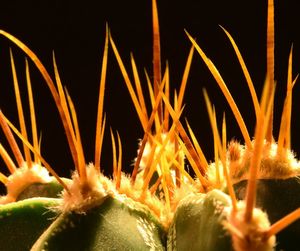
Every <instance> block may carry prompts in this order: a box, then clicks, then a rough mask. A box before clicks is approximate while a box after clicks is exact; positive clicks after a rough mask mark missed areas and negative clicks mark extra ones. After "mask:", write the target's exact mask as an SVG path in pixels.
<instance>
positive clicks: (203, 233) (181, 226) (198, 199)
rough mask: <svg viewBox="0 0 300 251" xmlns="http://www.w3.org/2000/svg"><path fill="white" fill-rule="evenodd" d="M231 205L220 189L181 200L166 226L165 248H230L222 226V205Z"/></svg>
mask: <svg viewBox="0 0 300 251" xmlns="http://www.w3.org/2000/svg"><path fill="white" fill-rule="evenodd" d="M230 204H231V202H230V197H229V196H228V195H227V194H225V193H222V192H221V191H219V190H212V191H210V192H208V193H207V194H193V195H190V196H188V197H187V198H185V199H183V200H182V201H181V203H180V205H179V206H178V208H177V210H176V213H175V215H174V220H173V222H172V224H171V227H170V228H169V232H168V245H167V250H170V251H171V250H190V251H192V250H195V251H196V250H197V251H215V250H222V251H227V250H232V245H231V239H230V235H229V234H228V233H227V231H226V230H225V229H224V226H223V225H222V221H223V220H225V217H226V216H225V215H224V212H223V211H224V208H225V207H228V206H230Z"/></svg>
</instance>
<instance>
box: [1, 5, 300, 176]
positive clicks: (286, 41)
mask: <svg viewBox="0 0 300 251" xmlns="http://www.w3.org/2000/svg"><path fill="white" fill-rule="evenodd" d="M266 2H267V1H261V0H260V1H258V0H257V1H221V0H219V1H196V0H185V1H171V0H160V1H158V8H159V15H160V26H161V40H162V41H161V43H162V61H163V66H165V62H166V61H167V60H168V63H169V66H170V72H171V73H170V75H171V85H172V88H177V89H178V87H179V84H180V81H181V76H182V72H183V69H184V66H185V60H186V58H187V55H188V51H189V49H190V46H191V43H190V41H189V40H188V38H187V36H186V35H185V32H184V29H186V30H187V31H188V32H189V33H190V34H192V36H193V37H196V39H197V41H198V43H199V44H200V46H201V47H202V48H203V49H204V51H205V52H206V53H207V55H208V56H209V57H210V58H211V59H212V61H213V62H215V64H216V66H217V67H218V69H219V71H220V73H221V74H222V76H223V77H224V79H225V81H226V83H227V85H228V88H229V89H230V90H231V92H232V95H233V97H234V98H235V100H236V102H237V104H238V105H239V108H240V110H241V113H242V115H243V116H244V119H245V121H246V124H247V126H248V129H249V132H250V134H251V135H253V133H254V125H255V116H254V109H253V106H252V101H251V99H250V94H249V91H248V89H247V85H246V82H245V80H244V78H243V75H242V73H241V70H240V67H239V65H238V62H237V60H236V57H235V54H234V51H233V49H232V48H231V45H230V43H229V41H228V39H227V38H226V36H225V34H224V33H223V31H222V30H221V28H220V27H219V26H218V25H219V24H220V25H222V26H224V27H225V28H226V29H227V30H228V31H229V32H230V33H231V35H232V36H233V37H234V38H235V40H236V43H237V44H238V45H239V48H240V50H241V52H242V54H243V56H244V59H245V61H246V63H247V66H248V69H249V71H250V73H251V76H252V78H253V81H254V83H255V87H256V89H257V92H258V94H259V96H260V92H261V88H262V85H263V82H264V78H265V70H266V67H265V66H266V60H265V56H266V53H265V41H266V39H265V35H266V7H267V3H266ZM275 2H276V3H275V8H276V11H275V12H276V13H275V18H276V24H275V25H276V69H275V71H276V80H277V93H276V102H275V118H274V119H275V122H274V123H275V129H274V135H275V138H277V136H276V135H277V134H278V125H279V123H280V115H281V110H282V105H283V97H284V94H285V88H286V73H287V60H288V54H289V50H290V47H291V44H292V43H293V44H294V67H293V69H294V71H293V72H294V74H293V76H294V77H295V76H296V74H297V73H299V72H300V67H299V65H300V62H299V60H300V58H299V55H300V53H299V52H300V43H299V41H300V31H299V23H300V22H299V21H300V20H299V13H300V4H299V1H298V0H285V1H283V0H281V1H280V0H277V1H275ZM106 22H108V25H109V27H110V29H111V32H112V36H113V38H114V40H115V42H116V44H117V47H118V48H119V51H120V53H121V55H122V58H123V60H124V61H125V63H126V65H127V68H128V70H130V52H132V53H133V54H134V56H135V59H136V63H137V65H138V69H139V73H140V76H141V79H142V81H143V84H144V85H145V84H146V81H145V75H144V68H145V69H146V70H147V71H148V73H150V76H151V75H152V41H151V40H152V34H151V32H152V27H151V1H150V0H147V1H141V0H135V1H133V0H127V1H117V0H110V1H91V0H86V1H78V0H75V1H74V0H73V1H70V0H68V1H61V0H52V1H49V0H44V1H38V0H28V1H20V0H19V1H17V0H10V1H2V2H1V4H0V28H1V29H4V30H6V31H8V32H10V33H11V34H13V35H15V36H16V37H18V38H20V39H21V40H22V41H23V42H24V43H26V44H27V45H28V46H29V47H30V48H31V49H32V50H33V51H34V52H36V54H37V55H38V56H39V57H40V59H41V60H42V62H43V63H44V64H45V66H46V67H47V69H48V70H49V72H50V73H51V74H52V76H53V67H52V58H51V57H52V51H53V50H54V51H55V54H56V59H57V62H58V67H59V70H60V73H61V78H62V81H63V84H64V85H65V86H67V88H68V90H69V92H70V94H71V96H72V98H73V101H74V103H75V106H76V110H77V115H78V119H79V125H80V129H81V136H82V141H83V145H84V149H85V155H86V161H87V162H90V161H93V159H94V138H95V122H96V112H97V110H96V107H97V98H98V83H99V75H100V69H101V60H102V51H103V44H104V37H105V24H106ZM9 47H11V48H12V49H13V52H14V55H15V60H16V61H17V70H18V72H19V81H20V85H21V89H22V90H23V93H24V98H23V102H24V107H26V108H25V111H26V112H27V113H26V114H27V117H28V116H29V115H28V109H27V107H28V106H27V104H25V102H27V100H26V98H27V96H26V88H25V87H26V85H25V79H24V54H23V53H22V52H21V51H20V50H19V49H18V48H16V47H15V46H14V45H13V44H11V43H10V42H8V41H7V39H5V38H3V37H1V38H0V107H1V109H2V110H3V112H4V113H5V114H6V115H7V116H8V117H9V118H10V119H11V120H12V121H13V122H14V123H15V124H18V122H17V111H16V106H15V101H14V100H15V99H14V92H13V85H12V77H11V70H10V64H9ZM30 68H31V75H32V82H33V91H34V96H35V102H36V110H37V123H38V129H39V131H40V132H42V155H43V156H44V157H45V159H46V160H47V161H48V162H49V163H50V164H51V165H52V166H53V168H54V169H55V170H56V171H57V172H58V173H59V174H60V175H69V173H70V170H72V169H73V164H72V161H71V155H70V152H69V150H68V146H67V142H66V138H65V135H64V132H63V128H62V126H61V123H60V120H59V116H58V112H57V111H56V107H55V106H54V102H53V99H52V97H51V95H50V92H49V90H48V87H47V86H46V84H45V83H44V81H43V80H42V78H41V76H40V74H39V73H38V72H37V70H36V69H35V67H34V66H33V64H32V63H31V64H30ZM298 82H299V81H298ZM145 87H146V86H145ZM204 87H205V88H207V90H208V92H209V95H210V97H211V99H212V100H213V102H214V104H215V105H216V108H217V112H218V121H219V123H221V119H222V113H223V111H226V115H227V126H228V137H229V138H235V139H237V140H242V137H241V134H240V131H239V129H238V126H237V124H236V121H235V119H234V118H233V116H232V113H231V111H230V110H229V108H228V105H227V104H226V101H225V98H224V97H223V96H222V94H221V91H220V90H219V89H218V87H217V84H216V83H215V82H214V80H213V78H212V77H211V75H210V73H209V71H208V70H207V68H206V66H205V65H204V64H203V62H202V60H201V59H200V57H199V56H198V54H195V56H194V59H193V64H192V69H191V74H190V78H189V83H188V87H187V91H186V96H185V100H184V103H185V104H186V107H185V111H184V113H183V118H184V117H186V118H187V119H188V120H189V122H190V124H191V126H192V128H193V129H194V131H195V133H196V135H197V138H198V140H199V142H200V144H201V146H202V147H203V150H204V153H205V154H206V156H207V158H208V159H209V160H212V157H213V144H212V133H211V130H210V125H209V122H208V116H207V112H206V108H205V104H204V101H203V95H202V88H204ZM299 91H300V87H299V83H298V84H297V85H296V86H295V88H294V102H293V116H292V119H293V120H292V123H293V124H292V146H293V149H294V150H295V151H296V152H297V151H298V152H300V141H299V132H298V131H299V128H300V119H299V118H298V115H297V114H299V110H300V109H299V105H298V104H299V103H298V99H299ZM148 101H149V100H148ZM105 111H106V114H107V129H106V137H105V142H104V150H103V155H102V162H103V167H102V168H103V169H105V172H106V173H110V170H111V159H112V157H111V142H110V135H109V127H112V129H113V130H117V131H118V132H119V133H120V136H121V138H122V143H123V154H124V161H123V165H124V169H126V170H130V165H131V163H132V160H133V159H134V157H135V155H136V149H137V143H138V139H139V138H141V137H142V136H143V132H142V127H141V125H140V123H139V121H138V118H137V115H136V112H135V110H134V108H133V104H132V102H131V100H130V97H129V94H128V91H127V89H126V86H125V83H124V82H123V79H122V76H121V73H120V70H119V67H118V66H117V64H116V61H115V58H114V56H113V53H112V51H111V50H110V51H109V66H108V78H107V88H106V96H105ZM0 136H1V142H2V143H3V144H6V143H5V139H4V138H3V135H2V134H1V135H0ZM1 172H4V173H7V170H6V168H5V167H1Z"/></svg>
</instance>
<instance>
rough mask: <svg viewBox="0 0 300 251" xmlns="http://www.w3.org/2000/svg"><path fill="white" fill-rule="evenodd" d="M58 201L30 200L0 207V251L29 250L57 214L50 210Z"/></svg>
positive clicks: (47, 199)
mask: <svg viewBox="0 0 300 251" xmlns="http://www.w3.org/2000/svg"><path fill="white" fill-rule="evenodd" d="M60 202H61V200H60V199H49V198H32V199H25V200H22V201H18V202H13V203H9V204H6V205H0V219H1V220H0V249H1V250H3V251H4V250H5V251H26V250H30V248H31V246H32V245H33V243H34V242H35V241H36V239H37V238H38V237H39V236H40V235H41V234H42V233H43V232H44V231H45V229H47V227H48V226H49V225H50V224H51V223H52V221H53V220H54V219H55V217H56V216H57V214H56V213H55V211H53V210H51V209H50V208H53V207H56V206H58V204H59V203H60Z"/></svg>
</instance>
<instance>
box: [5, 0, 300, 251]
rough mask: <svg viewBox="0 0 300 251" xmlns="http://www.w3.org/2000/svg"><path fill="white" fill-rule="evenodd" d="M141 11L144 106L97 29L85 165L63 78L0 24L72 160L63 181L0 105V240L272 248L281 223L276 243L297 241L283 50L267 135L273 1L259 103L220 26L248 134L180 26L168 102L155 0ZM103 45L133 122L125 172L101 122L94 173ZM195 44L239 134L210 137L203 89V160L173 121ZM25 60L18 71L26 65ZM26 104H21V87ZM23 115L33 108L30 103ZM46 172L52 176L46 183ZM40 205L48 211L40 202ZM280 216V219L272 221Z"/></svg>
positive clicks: (47, 244)
mask: <svg viewBox="0 0 300 251" xmlns="http://www.w3.org/2000/svg"><path fill="white" fill-rule="evenodd" d="M152 11H153V48H154V50H153V83H152V84H153V85H152V86H151V80H150V78H149V77H148V74H146V77H147V84H148V89H149V94H150V95H149V96H150V99H151V100H150V101H151V105H152V111H151V115H150V114H149V111H148V108H147V106H146V104H145V99H144V96H143V95H144V94H143V91H142V90H143V88H142V86H141V83H140V82H141V81H140V79H139V77H138V71H137V68H136V65H135V62H134V59H133V57H132V61H131V63H132V71H133V75H134V84H133V82H131V80H130V77H129V75H130V74H128V73H127V70H126V68H125V66H124V64H123V62H122V59H121V57H120V55H119V52H118V50H117V47H116V45H115V43H114V41H113V39H112V37H111V35H110V32H109V31H108V29H107V32H106V37H105V46H104V53H103V61H102V69H101V79H100V88H99V102H98V114H97V124H96V136H95V162H94V163H91V164H87V162H86V161H85V155H84V150H83V146H82V142H84V141H82V140H81V136H80V130H79V125H78V120H77V115H76V111H75V107H74V104H73V102H72V99H71V97H70V96H69V94H68V92H67V91H66V90H64V88H63V85H62V83H61V80H60V76H59V73H58V69H57V66H56V62H55V59H54V74H55V79H52V78H51V75H50V74H49V73H48V72H47V70H46V68H45V67H44V65H43V64H42V62H41V61H40V60H39V58H38V57H37V56H36V55H35V54H34V53H33V52H32V51H31V50H30V49H29V48H28V47H27V46H26V45H25V44H23V43H22V42H21V41H20V40H18V39H17V38H15V37H13V36H12V35H10V34H9V33H7V32H5V31H3V30H0V34H1V35H3V36H5V37H7V38H8V39H10V40H11V41H12V42H14V43H15V44H16V45H17V46H18V47H19V48H21V49H22V50H23V51H24V52H25V53H26V54H27V55H28V56H29V58H30V59H31V60H32V61H33V63H34V64H35V66H36V67H37V68H38V70H39V71H40V73H41V74H42V76H43V78H44V80H45V81H46V83H47V85H48V87H49V89H50V91H51V94H52V96H53V98H54V101H55V104H56V106H57V108H58V112H59V115H60V118H61V120H62V124H63V127H64V130H65V133H66V137H67V141H68V144H69V147H70V152H71V156H72V159H73V162H74V166H75V171H74V172H73V175H72V179H71V180H68V179H62V178H60V177H59V176H58V175H57V174H56V172H55V171H54V169H52V168H51V167H50V165H49V164H48V163H47V162H46V161H45V160H44V159H43V158H42V156H41V155H40V146H39V144H38V141H37V139H38V137H37V133H33V135H35V138H36V140H34V142H33V145H31V144H30V143H29V141H28V138H27V136H26V134H27V133H26V128H25V120H24V118H23V115H22V116H20V119H19V120H20V124H23V126H22V128H21V132H19V130H18V129H17V128H15V127H14V125H12V123H10V122H9V120H8V119H7V118H6V117H5V116H4V114H3V113H2V111H0V125H1V127H2V129H3V131H4V133H5V136H6V138H7V139H8V140H10V145H11V148H12V150H13V152H14V155H15V156H14V157H15V158H16V159H18V166H19V167H18V168H17V167H16V166H15V165H14V163H13V161H12V159H11V158H10V157H9V156H8V153H7V152H6V150H5V149H3V148H2V147H0V154H1V156H2V157H3V159H4V160H5V162H6V165H7V167H8V168H9V170H10V173H11V174H10V176H8V177H6V176H5V175H4V174H3V173H1V172H0V181H1V182H3V183H4V185H5V186H6V188H7V195H6V196H2V197H0V203H1V204H4V205H0V249H1V250H5V251H7V250H8V251H9V250H13V251H19V250H20V251H26V250H32V251H46V250H48V251H64V250H74V251H76V250H78V251H82V250H86V251H96V250H145V251H146V250H166V249H167V250H178V251H185V250H197V251H198V250H199V251H202V250H203V251H230V250H235V251H254V250H255V251H273V250H274V249H275V245H276V240H275V239H276V238H275V237H276V235H278V233H279V232H280V231H281V232H282V234H280V235H278V236H279V240H278V243H279V245H278V247H280V248H283V249H286V251H290V250H291V248H290V247H292V246H293V245H296V244H297V241H298V237H299V236H300V229H299V221H298V222H297V224H296V225H291V226H290V227H287V226H288V225H290V224H291V223H292V222H294V221H296V220H297V219H299V218H300V208H299V206H300V203H299V202H300V200H299V196H298V195H299V194H300V186H299V181H298V179H299V173H300V172H299V170H300V164H299V162H298V161H297V160H296V159H295V158H294V156H292V155H291V152H290V142H291V139H290V128H291V122H290V118H291V104H292V95H291V93H292V87H293V86H294V84H295V80H294V81H293V78H292V70H291V69H292V60H291V58H292V57H291V56H290V59H289V70H288V84H287V95H286V100H285V105H284V109H283V113H282V124H281V128H280V133H279V136H278V144H277V143H275V142H274V137H273V132H272V127H273V125H272V116H273V113H272V110H273V108H274V105H273V104H274V102H273V101H274V100H273V98H274V90H275V87H274V82H275V81H274V76H273V70H274V69H273V66H274V55H273V50H274V34H273V30H274V20H273V14H274V7H273V1H272V0H269V1H268V22H267V23H268V32H267V59H268V60H267V61H268V62H267V77H266V79H267V81H266V84H265V88H264V91H263V93H262V98H261V103H259V101H258V99H257V95H256V93H255V90H254V86H253V83H252V81H251V79H250V76H249V73H248V71H247V69H246V66H245V64H244V61H243V59H242V56H241V55H240V52H239V50H238V48H237V46H236V44H235V42H234V40H233V38H232V37H231V36H230V34H229V33H228V32H227V31H225V30H224V31H225V33H226V35H227V36H228V38H229V40H230V42H231V43H232V45H233V47H234V50H235V52H236V54H237V57H238V60H239V62H240V65H241V66H242V71H243V73H244V75H245V77H246V80H247V83H248V87H249V89H250V92H251V97H252V100H253V103H254V108H255V112H256V129H255V135H254V140H253V141H252V140H251V137H250V135H249V133H248V130H247V128H246V125H245V123H244V121H243V118H242V116H241V114H240V112H239V109H238V107H237V105H236V104H235V102H234V100H233V98H232V96H231V94H230V92H229V90H228V88H227V86H226V84H225V82H224V80H223V79H222V77H221V74H220V73H219V72H218V70H217V68H216V67H215V65H214V64H213V62H212V61H211V60H210V59H209V58H208V57H207V56H206V54H205V53H204V51H203V50H202V49H201V48H200V47H199V45H198V44H197V43H196V41H195V40H194V39H193V38H192V37H191V36H190V35H189V34H187V35H188V37H189V39H190V41H191V42H192V44H193V46H192V48H191V50H190V53H189V56H188V59H187V63H186V67H185V70H184V74H183V78H182V83H181V86H180V90H179V91H178V92H177V91H175V92H174V103H172V101H171V100H172V99H173V97H172V98H171V95H170V82H169V68H168V66H166V69H165V73H164V74H161V62H160V38H159V24H158V14H157V7H156V1H155V0H152ZM109 46H111V47H112V50H113V53H114V55H115V57H116V59H117V62H118V65H119V67H120V70H121V72H122V76H123V77H124V80H125V83H126V85H127V88H128V90H129V93H130V95H131V98H132V101H133V103H134V106H135V108H136V111H137V113H138V117H139V119H140V121H141V125H142V127H143V130H144V137H143V139H142V140H141V143H140V145H139V149H138V155H137V158H136V161H135V163H134V167H133V171H132V175H131V176H130V175H125V174H123V173H122V144H121V139H120V137H119V134H117V140H116V139H115V136H114V133H113V131H111V142H112V152H113V154H112V162H113V163H112V179H109V178H107V177H105V176H104V175H103V174H102V171H103V170H101V168H102V165H103V163H101V161H100V159H101V158H100V157H101V151H102V143H103V140H104V132H105V123H106V119H105V118H106V117H105V116H103V114H104V113H103V106H104V90H105V82H106V70H107V58H108V47H109ZM195 50H196V51H198V53H199V55H200V56H201V57H202V59H203V60H204V62H205V64H206V65H207V66H208V69H209V70H210V71H211V73H212V75H213V77H214V78H215V80H216V81H217V83H218V84H219V87H220V88H221V90H222V92H223V93H224V96H225V97H226V99H227V101H228V104H229V105H230V107H231V109H232V111H233V113H234V116H235V118H236V120H237V122H238V125H239V127H240V129H241V132H242V134H243V137H244V140H245V144H244V145H241V144H239V143H231V144H229V145H228V146H227V138H226V137H227V135H226V122H225V119H224V120H223V121H224V122H223V127H222V137H220V135H219V132H218V126H217V118H216V109H215V108H214V107H213V106H212V105H211V103H210V100H209V98H208V95H207V93H206V91H204V99H205V102H206V105H207V108H208V114H209V120H210V122H211V125H212V130H213V141H214V145H215V147H214V151H215V161H214V162H213V163H211V164H209V161H208V160H207V159H206V158H205V156H204V154H203V151H202V149H201V147H200V145H199V142H198V141H197V139H196V137H195V135H194V133H193V131H192V129H191V127H190V126H189V124H188V123H187V127H188V133H187V131H186V130H185V128H184V126H183V125H182V124H181V122H180V115H181V112H182V111H183V97H184V92H185V87H186V84H187V79H188V75H189V70H190V67H191V61H192V57H193V53H194V51H195ZM290 55H292V54H290ZM11 62H12V68H13V78H14V85H15V89H16V100H17V107H18V112H19V113H20V114H21V113H22V111H21V110H22V109H21V108H22V104H21V101H20V97H18V96H20V95H19V90H18V84H17V81H16V79H17V78H16V73H15V69H14V68H15V67H14V63H13V57H12V53H11ZM26 66H27V68H26V74H27V78H28V79H29V73H28V64H27V65H26ZM271 68H272V69H271ZM28 82H30V81H28ZM29 85H30V84H29ZM28 89H30V88H28ZM29 93H31V91H29ZM29 96H31V95H29ZM171 103H172V104H171ZM30 104H31V108H32V106H33V100H32V97H31V99H30ZM30 110H31V111H33V109H30ZM31 113H32V114H31V115H32V117H34V115H33V114H34V112H31ZM32 124H33V125H34V124H35V122H33V123H32ZM11 130H12V131H14V133H15V134H17V135H18V137H19V139H21V140H22V142H23V144H24V152H25V154H24V155H25V158H23V157H22V156H21V155H22V154H21V153H20V149H19V148H18V145H17V143H16V142H15V140H14V136H13V135H12V132H11ZM33 131H36V130H33ZM0 146H1V145H0ZM30 151H32V153H33V154H34V155H35V161H32V160H31V152H30ZM41 164H43V166H42V165H41ZM186 164H189V165H190V167H191V168H192V170H193V171H194V173H195V175H196V178H194V177H192V176H191V175H190V173H189V172H188V171H187V169H186ZM44 166H45V168H44ZM49 173H50V174H51V175H52V176H50V174H49ZM53 176H54V177H55V178H56V180H57V181H54V178H53ZM232 184H235V186H234V187H233V185H232ZM246 186H247V188H246V189H245V187H246ZM224 187H226V189H228V194H229V195H227V194H225V193H224V192H223V191H221V189H223V188H224ZM245 191H246V192H245ZM283 192H286V193H283ZM236 194H237V198H236ZM42 197H44V198H42ZM49 197H53V198H49ZM57 197H61V199H57ZM259 207H261V208H262V209H263V210H265V211H266V212H267V213H265V212H263V211H262V210H261V209H259ZM51 208H55V209H53V210H52V211H51V210H50V209H51ZM295 209H296V210H295ZM293 210H294V211H293ZM291 211H293V212H292V213H291V214H289V213H290V212H291ZM286 214H288V215H286ZM269 217H270V219H271V223H274V224H273V225H271V224H270V221H269ZM282 217H284V218H283V220H282ZM279 219H281V220H282V221H280V222H279V223H278V221H277V220H279ZM291 243H292V244H291ZM32 245H33V246H32ZM293 248H294V247H293Z"/></svg>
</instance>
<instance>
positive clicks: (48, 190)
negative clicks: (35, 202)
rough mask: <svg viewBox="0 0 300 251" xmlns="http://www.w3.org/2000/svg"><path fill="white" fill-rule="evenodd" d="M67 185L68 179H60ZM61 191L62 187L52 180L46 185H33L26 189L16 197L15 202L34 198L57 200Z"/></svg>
mask: <svg viewBox="0 0 300 251" xmlns="http://www.w3.org/2000/svg"><path fill="white" fill-rule="evenodd" d="M62 180H63V181H64V182H66V183H68V182H69V180H68V179H62ZM62 191H63V187H62V185H61V184H60V183H59V182H57V180H56V179H53V180H52V181H50V182H47V183H33V184H31V185H29V186H28V187H26V188H25V189H24V190H23V191H22V192H21V193H20V194H19V196H18V197H17V199H16V200H17V201H19V200H24V199H28V198H34V197H45V198H59V197H60V194H61V192H62Z"/></svg>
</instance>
